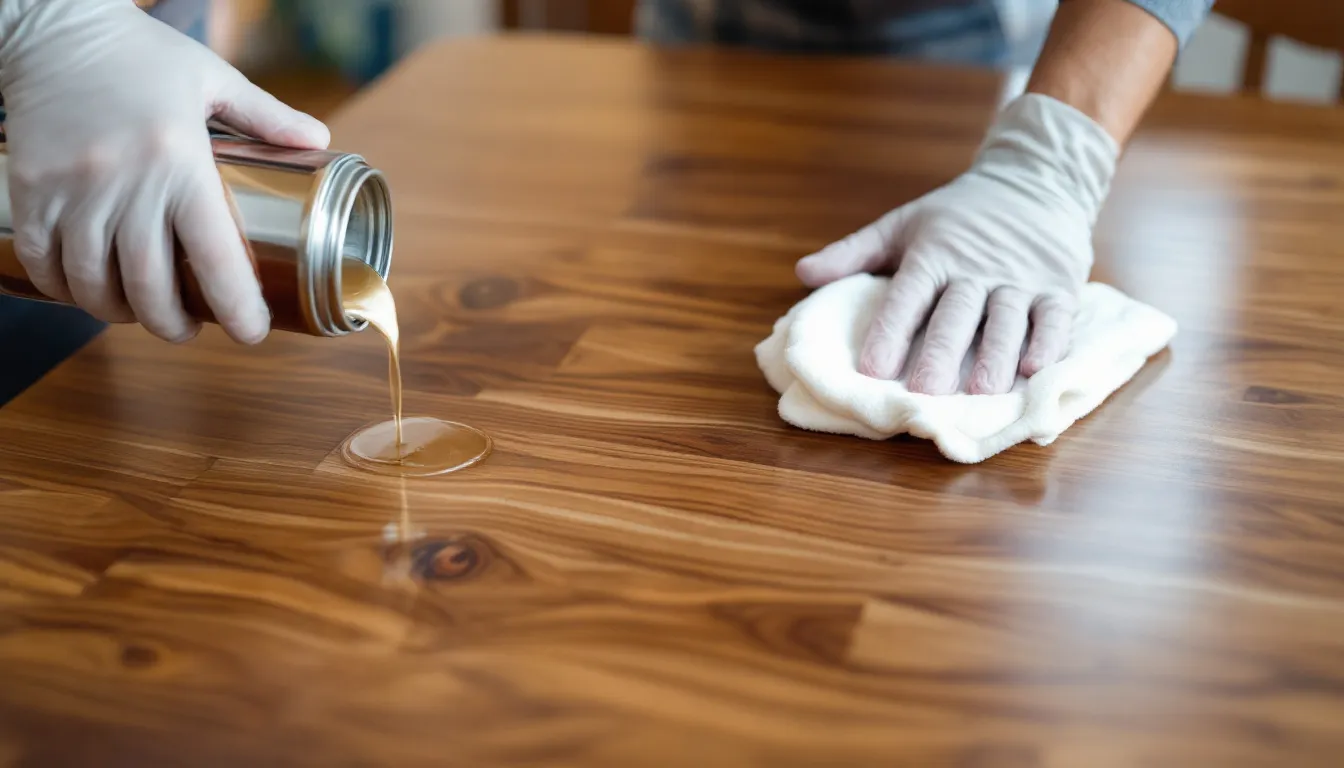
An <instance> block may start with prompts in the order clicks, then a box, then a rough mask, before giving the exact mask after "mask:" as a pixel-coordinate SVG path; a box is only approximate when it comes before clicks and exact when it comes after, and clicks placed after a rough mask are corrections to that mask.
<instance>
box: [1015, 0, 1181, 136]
mask: <svg viewBox="0 0 1344 768" xmlns="http://www.w3.org/2000/svg"><path fill="white" fill-rule="evenodd" d="M1177 49H1178V42H1177V39H1176V36H1175V35H1173V34H1172V32H1171V30H1170V29H1168V28H1167V27H1166V26H1165V25H1164V24H1163V23H1162V22H1161V21H1159V20H1158V19H1157V18H1155V17H1154V16H1153V15H1152V14H1150V13H1148V12H1147V11H1145V10H1143V9H1142V8H1140V7H1138V6H1136V5H1134V4H1133V3H1130V2H1127V1H1126V0H1063V2H1061V3H1060V4H1059V11H1058V12H1057V13H1056V14H1055V20H1054V23H1053V24H1052V25H1051V27H1050V36H1049V38H1048V39H1047V40H1046V43H1045V48H1044V49H1043V50H1042V51H1041V56H1040V59H1039V60H1038V61H1037V64H1036V68H1035V71H1034V72H1033V73H1032V78H1031V81H1030V82H1029V83H1028V84H1027V91H1028V92H1030V93H1039V94H1042V95H1045V96H1050V97H1052V98H1055V99H1058V100H1060V101H1062V102H1064V103H1065V104H1068V105H1069V106H1071V107H1073V108H1075V109H1077V110H1079V111H1080V112H1082V113H1083V114H1085V115H1087V116H1088V117H1091V118H1092V119H1093V120H1096V121H1097V122H1098V123H1099V124H1101V126H1102V128H1104V129H1105V130H1106V132H1107V133H1109V134H1110V135H1111V136H1112V137H1114V138H1115V140H1116V141H1117V142H1119V143H1120V144H1122V145H1123V144H1125V143H1126V142H1127V141H1128V140H1129V137H1130V135H1131V134H1133V132H1134V128H1135V126H1137V125H1138V123H1139V120H1140V119H1141V118H1142V117H1143V113H1144V112H1146V111H1147V109H1148V106H1149V105H1150V104H1151V103H1152V100H1153V98H1154V97H1155V96H1156V95H1157V92H1158V90H1159V89H1160V88H1161V87H1162V83H1163V81H1164V80H1166V77H1167V74H1168V73H1169V72H1170V71H1171V67H1172V64H1173V63H1174V62H1175V60H1176V52H1177Z"/></svg>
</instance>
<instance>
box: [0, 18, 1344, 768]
mask: <svg viewBox="0 0 1344 768" xmlns="http://www.w3.org/2000/svg"><path fill="white" fill-rule="evenodd" d="M1004 83H1005V76H1004V75H1003V74H1001V73H998V72H994V71H988V70H983V69H979V68H973V67H962V66H956V65H950V64H939V63H933V62H916V61H897V60H888V59H875V58H864V57H843V56H823V55H787V54H778V53H771V52H766V51H753V50H745V49H736V48H717V49H716V48H711V47H697V46H686V47H668V48H660V47H657V46H653V45H647V44H642V43H639V42H636V41H632V40H630V39H625V38H600V37H586V36H582V35H548V34H516V35H501V36H490V37H480V38H463V39H451V40H445V41H441V42H437V43H432V44H428V45H426V46H424V47H422V48H420V49H418V50H417V51H415V52H414V53H413V54H411V55H409V56H408V57H406V58H405V59H404V60H402V61H401V62H399V63H398V64H397V65H396V66H395V67H394V68H393V69H392V70H391V71H389V72H388V73H387V74H385V75H383V76H382V77H380V78H379V79H378V80H376V81H375V82H373V83H371V84H370V85H369V86H368V87H366V88H363V89H362V90H360V91H359V92H358V93H356V94H355V95H354V96H353V97H352V98H351V99H350V100H349V101H347V102H346V103H345V104H343V105H342V107H341V108H340V110H339V111H338V112H337V113H336V114H335V115H334V116H333V117H332V118H331V121H330V124H331V126H332V129H333V147H335V148H337V149H341V150H344V151H349V152H355V153H358V154H360V155H362V156H363V157H365V158H366V159H367V160H368V161H369V163H370V164H372V165H373V166H374V167H376V168H378V169H379V170H381V171H382V172H383V173H384V174H385V175H386V178H387V180H388V183H389V185H390V189H391V193H392V201H393V208H394V214H393V215H394V220H395V225H394V232H395V255H394V257H393V261H392V269H391V273H390V279H389V285H390V286H391V289H392V292H393V294H394V296H395V301H396V303H397V307H398V312H399V317H400V323H401V328H402V342H401V345H402V346H401V364H402V373H403V376H404V380H405V387H406V390H405V408H406V412H407V414H408V415H412V416H414V415H420V416H432V417H436V418H441V419H448V420H454V421H459V422H462V423H465V424H469V425H471V426H473V427H476V428H478V429H480V430H482V431H484V432H485V433H486V434H488V435H489V436H490V438H491V439H492V440H493V445H494V448H493V451H492V452H491V454H490V455H489V456H488V457H487V458H486V460H485V461H483V462H481V463H479V464H477V465H474V466H471V467H468V468H465V469H463V470H460V471H457V472H452V473H450V474H445V475H441V476H435V477H410V478H407V477H398V476H389V475H382V474H375V473H370V472H368V471H364V470H361V469H359V468H356V467H353V466H350V465H349V464H348V463H347V462H346V461H345V460H344V459H343V458H342V455H341V451H340V446H341V444H342V441H343V440H344V439H345V438H346V437H347V436H348V435H350V434H351V433H352V432H354V431H355V430H357V429H359V428H360V427H362V426H364V425H365V424H367V423H370V422H375V421H381V420H385V419H388V418H390V416H391V404H390V401H389V396H388V367H387V365H388V358H387V349H386V347H385V345H384V344H383V342H382V340H381V339H380V338H378V337H377V336H376V335H375V334H373V333H371V332H364V333H356V334H352V335H349V336H345V337H340V338H319V337H312V336H304V335H298V334H292V333H283V332H276V333H273V334H272V335H271V336H270V337H269V338H268V339H267V340H266V341H265V342H264V343H262V344H259V345H257V346H252V347H248V346H242V345H238V344H235V343H233V342H232V341H230V340H229V339H228V338H227V337H226V336H225V335H224V334H223V333H222V331H220V329H218V328H217V327H214V326H208V327H207V328H206V329H205V330H204V332H203V333H202V334H201V335H200V336H199V337H197V338H196V339H194V340H193V341H191V342H189V343H185V344H180V345H174V344H169V343H166V342H163V341H160V340H158V339H156V338H154V337H152V336H151V335H150V334H149V333H148V332H146V331H145V330H144V329H142V328H140V327H138V326H134V325H119V326H114V327H112V328H110V329H109V330H107V331H106V332H104V333H102V334H100V335H98V337H97V338H95V339H94V340H93V341H91V342H90V343H89V344H88V345H87V346H85V347H83V348H82V349H80V350H79V351H78V352H77V353H75V354H74V355H73V356H71V357H70V358H69V359H68V360H66V361H65V362H64V363H62V364H61V365H60V366H58V367H57V368H55V369H54V370H53V371H51V372H50V373H49V374H47V375H46V376H45V377H44V378H42V379H41V380H40V381H39V382H38V383H36V384H35V385H33V386H32V387H30V388H29V389H27V390H26V391H25V392H23V393H22V394H21V395H19V396H18V397H17V398H16V399H14V400H13V401H12V402H11V403H9V404H7V405H5V406H4V407H3V408H2V409H0V766H4V767H5V768H8V767H9V766H16V767H17V766H25V767H26V766H67V765H70V766H74V765H78V766H95V765H96V766H136V767H137V768H140V767H142V766H170V765H190V766H273V765H274V766H279V765H313V766H324V767H335V766H374V765H379V766H382V765H386V766H398V767H407V766H449V765H453V766H457V765H460V766H471V767H473V768H482V767H485V766H541V765H565V766H610V767H611V768H618V767H619V768H627V767H632V766H719V765H722V766H771V767H772V768H775V767H777V768H790V767H792V766H808V767H817V766H906V765H909V766H942V765H948V766H959V767H963V768H1000V767H1007V768H1018V767H1033V766H1051V767H1054V766H1068V767H1070V768H1072V767H1074V766H1089V767H1090V766H1106V767H1109V766H1261V765H1264V766H1295V767H1300V766H1338V765H1340V764H1341V761H1344V111H1341V110H1340V109H1338V108H1336V107H1333V106H1330V105H1319V104H1305V103H1291V102H1286V101H1270V100H1267V99H1265V98H1261V97H1259V96H1255V95H1227V94H1214V93H1195V92H1174V91H1170V90H1166V91H1164V92H1163V93H1161V94H1159V95H1158V97H1157V98H1156V101H1155V102H1154V104H1153V106H1152V108H1151V110H1149V112H1148V113H1147V115H1146V116H1145V118H1144V121H1143V123H1142V125H1141V126H1140V128H1139V130H1138V131H1137V133H1136V135H1135V137H1134V138H1133V140H1132V141H1131V142H1129V144H1128V146H1127V147H1126V148H1125V150H1124V154H1123V157H1122V159H1121V160H1120V163H1119V170H1118V173H1117V175H1116V177H1115V180H1114V182H1113V184H1112V187H1111V191H1110V195H1109V198H1108V200H1107V202H1106V205H1105V207H1104V209H1103V211H1102V213H1101V216H1100V219H1099V221H1098V223H1097V226H1096V231H1095V237H1094V242H1095V252H1096V258H1095V261H1096V264H1095V268H1094V269H1093V272H1092V276H1091V279H1092V280H1094V281H1097V282H1102V283H1106V284H1108V285H1110V286H1113V287H1114V288H1116V289H1118V290H1120V291H1122V292H1124V293H1125V294H1126V295H1128V296H1129V297H1131V298H1133V299H1135V300H1137V301H1140V302H1143V303H1146V304H1148V305H1150V306H1153V307H1155V308H1157V309H1159V310H1160V311H1162V312H1164V313H1167V314H1168V315H1169V316H1171V317H1172V318H1173V319H1175V320H1176V322H1177V325H1178V331H1177V334H1176V336H1175V337H1174V338H1173V339H1172V340H1171V342H1170V344H1169V345H1168V346H1167V348H1166V349H1164V350H1163V351H1162V352H1160V353H1158V354H1157V355H1155V356H1153V357H1152V358H1150V359H1149V360H1148V361H1147V363H1146V364H1145V365H1144V366H1143V367H1142V368H1140V369H1139V371H1138V372H1137V373H1136V374H1135V375H1134V376H1133V377H1132V378H1131V379H1129V380H1128V381H1127V383H1125V384H1124V385H1123V386H1122V387H1120V388H1119V389H1118V390H1117V391H1115V392H1114V393H1113V394H1112V395H1111V396H1110V397H1109V398H1107V399H1106V400H1105V401H1104V402H1103V403H1101V404H1100V405H1099V406H1098V407H1097V408H1096V409H1095V410H1093V411H1092V412H1091V413H1089V414H1088V415H1086V416H1085V417H1084V418H1082V419H1080V420H1078V421H1077V422H1076V423H1074V424H1073V425H1072V426H1071V427H1070V428H1068V429H1067V430H1066V431H1065V432H1064V433H1063V434H1062V435H1061V436H1060V437H1059V438H1058V439H1057V440H1056V441H1055V442H1054V443H1052V444H1050V445H1047V446H1039V445H1035V444H1033V443H1029V442H1028V443H1023V444H1020V445H1016V446H1013V447H1011V448H1008V449H1006V450H1004V451H1003V452H1001V453H999V454H998V455H995V456H992V457H991V458H989V459H987V460H985V461H983V462H981V463H977V464H961V463H956V462H953V461H949V460H948V459H946V458H944V457H943V456H942V455H941V454H940V453H939V452H938V450H937V448H936V447H935V446H934V444H933V443H931V442H930V441H928V440H925V439H922V438H918V437H911V436H908V435H906V436H899V437H896V438H892V439H887V440H872V439H867V438H863V437H856V436H851V435H843V434H827V433H822V432H816V431H809V430H804V429H800V428H797V427H794V426H792V425H791V424H790V423H788V422H786V421H785V420H783V419H782V418H781V417H780V414H779V401H780V398H779V394H778V393H777V392H776V391H774V390H773V389H772V388H771V387H770V386H769V384H768V383H767V381H766V379H765V378H764V376H763V375H762V372H761V369H760V367H759V366H758V363H757V359H756V357H755V354H754V349H755V347H756V345H757V344H758V343H759V342H761V341H762V340H763V339H765V338H766V337H767V336H768V335H769V334H770V332H771V329H772V327H773V324H774V323H775V321H776V320H777V319H779V318H780V317H781V316H782V315H784V313H786V312H787V311H788V310H789V308H790V307H791V306H793V305H795V304H796V303H797V302H799V301H801V300H802V299H804V298H805V297H807V296H808V295H809V292H808V289H807V288H806V287H805V286H803V285H802V284H801V283H800V282H799V280H798V278H797V276H796V275H795V271H794V265H795V263H796V262H797V260H798V259H799V258H800V257H802V256H805V255H807V254H809V253H812V252H814V251H816V250H817V249H819V248H821V247H823V246H825V245H826V244H827V243H830V242H833V241H835V240H837V239H839V238H842V237H844V236H845V235H847V234H849V233H851V232H853V231H855V230H857V229H859V228H861V227H862V226H864V225H865V224H867V223H869V222H871V221H873V220H875V219H876V218H878V217H880V216H882V215H883V214H884V213H886V212H887V211H889V210H891V209H893V208H895V207H897V206H899V205H901V204H903V203H906V202H909V201H911V200H914V199H916V198H918V197H919V196H921V195H923V194H925V193H927V192H930V191H932V190H935V189H937V188H939V187H940V186H942V185H944V184H947V183H948V182H950V181H952V180H953V179H955V178H956V177H957V176H958V174H960V173H961V172H963V171H964V170H965V169H966V168H967V167H968V164H969V163H970V161H971V160H972V158H973V157H974V155H975V152H976V149H977V146H978V144H979V142H980V140H981V139H982V138H983V136H984V132H985V130H986V128H987V127H988V126H989V124H990V122H991V121H992V120H993V119H994V116H995V113H996V110H997V109H998V108H999V107H1000V105H1001V104H1002V103H1003V100H1004V90H1003V89H1004Z"/></svg>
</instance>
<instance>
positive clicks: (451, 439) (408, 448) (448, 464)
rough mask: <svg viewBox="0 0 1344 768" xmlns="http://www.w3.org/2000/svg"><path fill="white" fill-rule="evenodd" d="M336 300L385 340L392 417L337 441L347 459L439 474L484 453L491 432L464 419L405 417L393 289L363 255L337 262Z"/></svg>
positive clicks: (398, 471)
mask: <svg viewBox="0 0 1344 768" xmlns="http://www.w3.org/2000/svg"><path fill="white" fill-rule="evenodd" d="M341 301H342V305H343V307H344V309H345V313H346V314H347V315H349V316H350V317H353V318H356V319H359V320H363V321H365V322H367V323H368V324H369V327H371V328H373V329H374V330H375V331H377V332H378V334H379V335H381V336H382V337H383V339H384V340H385V341H386V342H387V358H388V366H387V367H388V385H389V389H390V390H391V393H392V420H391V421H383V422H379V423H376V424H370V425H369V426H367V427H364V428H363V429H361V430H359V431H358V432H356V433H355V434H353V435H351V436H350V437H348V438H347V439H346V441H345V445H344V446H343V447H342V453H343V454H344V456H345V458H346V460H347V461H349V462H350V463H351V464H353V465H355V466H356V467H359V468H361V469H367V470H370V471H374V472H381V473H383V474H393V475H406V476H423V475H441V474H444V473H446V472H452V471H454V470H458V469H463V468H465V467H469V466H471V465H472V464H475V463H476V462H478V461H480V460H481V459H484V458H485V457H486V456H487V455H488V454H489V453H490V448H491V443H490V438H489V436H487V435H486V434H485V433H483V432H481V431H480V430H478V429H475V428H472V427H469V426H467V425H465V424H458V423H455V422H451V421H441V420H439V419H433V418H428V417H423V416H421V417H415V418H410V419H405V418H403V417H402V412H401V411H402V408H401V401H402V397H401V328H400V326H399V325H398V324H397V306H396V302H394V301H393V300H392V291H391V290H390V289H389V288H388V287H387V283H386V282H385V281H384V280H383V278H382V277H380V276H379V275H378V273H377V272H376V271H374V269H373V268H372V267H370V266H369V265H367V264H365V263H364V262H362V261H356V260H354V259H346V260H344V262H342V265H341Z"/></svg>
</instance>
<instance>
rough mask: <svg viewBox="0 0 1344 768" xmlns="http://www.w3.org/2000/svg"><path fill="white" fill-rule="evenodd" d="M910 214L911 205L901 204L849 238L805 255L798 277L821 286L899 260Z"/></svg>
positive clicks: (797, 269) (807, 283)
mask: <svg viewBox="0 0 1344 768" xmlns="http://www.w3.org/2000/svg"><path fill="white" fill-rule="evenodd" d="M907 218H909V213H908V210H907V208H905V207H901V208H897V209H896V210H894V211H891V212H890V213H888V214H886V215H885V216H883V217H882V218H880V219H878V220H877V221H875V222H873V223H872V224H869V225H868V226H866V227H864V228H863V229H860V230H859V231H858V232H855V233H854V234H852V235H849V236H848V237H846V238H845V239H843V240H839V241H837V242H834V243H831V244H830V245H828V246H826V247H825V248H822V249H821V250H820V251H817V252H816V253H814V254H812V255H811V256H804V257H803V258H801V259H799V260H798V265H797V267H796V268H795V271H796V272H797V274H798V279H799V280H801V281H802V282H803V285H806V286H807V287H809V288H818V287H820V286H823V285H826V284H827V283H833V282H835V281H836V280H840V279H842V278H846V277H849V276H850V275H857V274H859V273H860V272H876V271H877V270H879V269H882V268H883V267H887V266H889V265H890V264H891V263H892V262H893V261H894V260H895V257H896V250H897V249H898V248H899V241H900V239H901V234H902V229H903V228H904V226H905V220H906V219H907Z"/></svg>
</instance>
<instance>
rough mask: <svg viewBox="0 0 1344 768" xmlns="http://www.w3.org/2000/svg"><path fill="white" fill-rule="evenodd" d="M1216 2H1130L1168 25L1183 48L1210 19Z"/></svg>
mask: <svg viewBox="0 0 1344 768" xmlns="http://www.w3.org/2000/svg"><path fill="white" fill-rule="evenodd" d="M1214 1H1215V0H1129V2H1131V3H1133V4H1135V5H1137V6H1139V7H1140V8H1142V9H1144V10H1145V11H1147V12H1149V13H1151V14H1153V15H1154V16H1156V17H1157V20H1158V21H1160V22H1162V23H1163V24H1166V25H1167V28H1168V29H1170V30H1171V31H1172V32H1173V33H1174V34H1175V35H1176V39H1177V41H1179V42H1180V45H1181V47H1182V48H1184V47H1185V44H1186V43H1188V42H1190V36H1191V35H1193V34H1195V30H1196V29H1198V28H1199V25H1200V24H1203V23H1204V19H1206V18H1208V15H1209V11H1210V10H1212V9H1213V4H1214Z"/></svg>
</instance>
